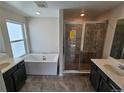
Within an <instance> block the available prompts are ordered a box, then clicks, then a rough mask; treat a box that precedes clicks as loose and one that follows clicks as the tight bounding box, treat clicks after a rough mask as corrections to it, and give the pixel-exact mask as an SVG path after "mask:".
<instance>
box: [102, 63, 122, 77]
mask: <svg viewBox="0 0 124 93" xmlns="http://www.w3.org/2000/svg"><path fill="white" fill-rule="evenodd" d="M104 67H105V68H106V69H107V70H109V71H110V72H112V73H113V74H115V75H117V76H124V73H123V72H122V71H121V70H120V69H119V68H118V67H115V66H113V65H108V64H106V65H104Z"/></svg>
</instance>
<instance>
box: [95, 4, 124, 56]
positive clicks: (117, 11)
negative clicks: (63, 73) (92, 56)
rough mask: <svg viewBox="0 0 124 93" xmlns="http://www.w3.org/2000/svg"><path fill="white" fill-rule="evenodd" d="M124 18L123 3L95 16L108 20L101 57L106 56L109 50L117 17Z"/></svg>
mask: <svg viewBox="0 0 124 93" xmlns="http://www.w3.org/2000/svg"><path fill="white" fill-rule="evenodd" d="M123 18H124V4H122V5H120V6H118V7H115V8H113V9H112V10H110V11H107V12H106V13H104V14H102V15H101V16H99V17H98V18H97V20H106V19H107V20H108V21H109V23H108V28H107V34H106V40H105V45H104V51H103V57H104V58H108V57H109V55H110V51H111V46H112V41H113V37H114V32H115V28H116V23H117V21H118V20H119V19H123Z"/></svg>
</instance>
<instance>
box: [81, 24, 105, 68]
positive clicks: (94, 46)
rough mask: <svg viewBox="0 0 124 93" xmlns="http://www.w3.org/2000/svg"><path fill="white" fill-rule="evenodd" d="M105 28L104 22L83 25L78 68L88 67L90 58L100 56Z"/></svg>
mask: <svg viewBox="0 0 124 93" xmlns="http://www.w3.org/2000/svg"><path fill="white" fill-rule="evenodd" d="M106 28H107V24H106V23H87V24H86V25H85V34H84V44H83V52H81V60H80V61H81V63H80V69H85V70H86V69H89V68H90V65H91V60H90V59H91V58H102V54H103V47H104V40H105V36H106Z"/></svg>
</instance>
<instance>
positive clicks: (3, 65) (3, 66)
mask: <svg viewBox="0 0 124 93" xmlns="http://www.w3.org/2000/svg"><path fill="white" fill-rule="evenodd" d="M9 65H10V63H2V64H0V69H3V68H5V67H7V66H9Z"/></svg>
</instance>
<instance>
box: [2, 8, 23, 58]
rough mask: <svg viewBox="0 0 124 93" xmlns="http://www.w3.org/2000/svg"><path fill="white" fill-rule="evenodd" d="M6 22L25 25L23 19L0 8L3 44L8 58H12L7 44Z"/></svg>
mask: <svg viewBox="0 0 124 93" xmlns="http://www.w3.org/2000/svg"><path fill="white" fill-rule="evenodd" d="M6 20H13V21H17V22H21V23H25V17H24V16H22V15H19V14H17V13H15V12H12V11H9V10H7V9H4V8H0V27H1V31H2V35H3V39H4V42H5V49H6V52H7V53H8V55H9V56H12V52H11V47H10V44H9V37H8V33H7V27H6Z"/></svg>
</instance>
